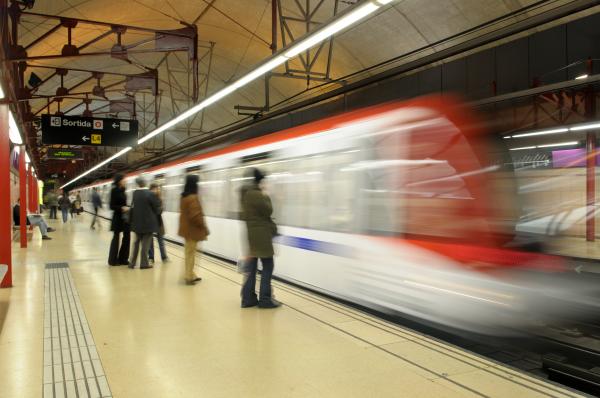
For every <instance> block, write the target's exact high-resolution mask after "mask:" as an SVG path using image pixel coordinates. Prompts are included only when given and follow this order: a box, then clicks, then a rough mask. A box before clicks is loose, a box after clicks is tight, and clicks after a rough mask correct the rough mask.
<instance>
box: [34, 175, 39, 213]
mask: <svg viewBox="0 0 600 398" xmlns="http://www.w3.org/2000/svg"><path fill="white" fill-rule="evenodd" d="M33 193H34V199H35V200H34V201H33V203H34V205H33V211H34V213H39V212H40V182H39V181H38V179H37V177H33Z"/></svg>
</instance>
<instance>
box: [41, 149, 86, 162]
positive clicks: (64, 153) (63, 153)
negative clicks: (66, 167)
mask: <svg viewBox="0 0 600 398" xmlns="http://www.w3.org/2000/svg"><path fill="white" fill-rule="evenodd" d="M48 159H68V160H81V159H83V152H82V151H81V150H79V149H61V148H48Z"/></svg>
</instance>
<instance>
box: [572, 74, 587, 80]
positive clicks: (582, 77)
mask: <svg viewBox="0 0 600 398" xmlns="http://www.w3.org/2000/svg"><path fill="white" fill-rule="evenodd" d="M587 77H588V75H587V74H585V75H579V76H577V77H576V78H575V80H582V79H587Z"/></svg>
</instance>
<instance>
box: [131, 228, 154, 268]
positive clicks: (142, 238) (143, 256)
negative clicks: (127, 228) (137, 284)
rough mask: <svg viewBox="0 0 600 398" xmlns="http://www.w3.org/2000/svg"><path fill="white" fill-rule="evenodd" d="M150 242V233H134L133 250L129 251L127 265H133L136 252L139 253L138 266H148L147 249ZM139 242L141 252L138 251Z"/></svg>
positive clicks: (135, 259)
mask: <svg viewBox="0 0 600 398" xmlns="http://www.w3.org/2000/svg"><path fill="white" fill-rule="evenodd" d="M151 243H152V233H149V234H138V233H137V232H136V233H135V242H134V244H133V250H132V251H131V258H130V259H129V266H130V267H135V263H136V262H137V257H138V254H139V255H140V268H146V267H148V265H149V264H148V250H150V244H151ZM140 244H141V253H140Z"/></svg>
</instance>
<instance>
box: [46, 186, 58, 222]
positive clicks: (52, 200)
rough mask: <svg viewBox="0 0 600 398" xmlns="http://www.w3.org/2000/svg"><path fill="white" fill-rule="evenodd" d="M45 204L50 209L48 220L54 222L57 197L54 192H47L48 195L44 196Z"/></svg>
mask: <svg viewBox="0 0 600 398" xmlns="http://www.w3.org/2000/svg"><path fill="white" fill-rule="evenodd" d="M46 204H47V205H48V207H49V208H50V217H49V218H50V219H51V220H56V219H57V216H56V211H57V210H58V195H57V194H56V192H55V191H54V190H51V191H50V192H48V195H46Z"/></svg>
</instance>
